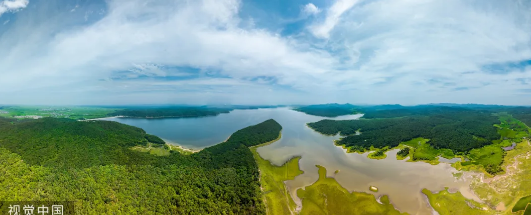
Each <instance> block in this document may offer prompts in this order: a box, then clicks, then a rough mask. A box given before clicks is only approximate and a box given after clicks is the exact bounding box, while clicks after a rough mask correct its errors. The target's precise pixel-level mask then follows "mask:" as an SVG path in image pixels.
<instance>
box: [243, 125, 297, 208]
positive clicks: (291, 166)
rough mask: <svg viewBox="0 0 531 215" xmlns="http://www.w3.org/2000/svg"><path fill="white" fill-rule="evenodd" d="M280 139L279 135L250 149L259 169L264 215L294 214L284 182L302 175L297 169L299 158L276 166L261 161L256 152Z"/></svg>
mask: <svg viewBox="0 0 531 215" xmlns="http://www.w3.org/2000/svg"><path fill="white" fill-rule="evenodd" d="M280 137H281V136H280V135H279V137H278V138H277V139H276V140H273V141H271V142H269V143H264V144H261V145H258V146H252V147H250V149H251V152H252V153H253V156H254V158H255V160H256V163H257V164H258V168H259V169H260V184H261V188H262V199H263V200H264V203H265V205H266V214H269V215H275V214H279V215H283V214H293V213H294V211H295V209H296V207H297V205H296V204H295V202H294V201H293V199H292V198H291V195H290V194H289V192H288V190H287V188H286V185H285V184H284V181H287V180H293V179H294V178H295V177H296V176H298V175H300V174H302V173H304V172H303V171H301V170H300V169H299V160H300V159H301V157H294V158H291V159H290V160H288V161H287V162H286V163H285V164H284V165H282V166H276V165H273V164H271V162H270V161H268V160H265V159H263V158H262V157H261V156H260V154H259V153H258V152H257V151H256V150H257V148H258V147H261V146H265V145H268V144H271V143H273V142H275V141H277V140H279V139H280Z"/></svg>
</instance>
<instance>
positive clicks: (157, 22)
mask: <svg viewBox="0 0 531 215" xmlns="http://www.w3.org/2000/svg"><path fill="white" fill-rule="evenodd" d="M6 2H9V3H7V4H6ZM249 4H250V5H252V4H257V3H256V2H253V1H237V0H198V1H185V0H147V1H146V0H143V1H140V0H111V1H102V2H97V3H96V2H95V1H79V2H76V4H71V3H70V4H67V3H65V1H38V0H35V1H32V2H30V3H29V5H28V2H27V1H21V0H18V1H4V2H3V3H2V5H4V6H5V5H9V7H10V8H11V9H9V10H6V11H12V10H19V9H21V8H24V7H26V8H25V9H23V10H19V11H18V12H17V13H12V14H11V13H10V15H11V16H10V17H6V16H5V15H4V16H2V17H0V22H2V23H4V22H5V21H9V22H7V24H5V25H4V26H5V27H1V26H0V56H2V57H1V58H0V77H1V78H0V103H6V104H148V103H156V104H160V103H174V104H175V103H177V104H185V103H186V104H305V103H308V104H309V103H326V102H341V103H342V102H350V103H371V104H376V103H400V104H417V103H431V102H457V103H490V104H491V103H497V104H524V105H531V99H530V97H529V96H530V95H531V94H530V92H529V90H528V89H529V83H531V15H530V14H529V13H528V11H530V10H531V5H530V3H528V2H526V1H516V0H514V1H494V0H492V1H484V0H482V1H479V0H477V1H461V0H448V1H444V2H441V1H435V0H376V1H369V0H359V1H357V0H336V1H334V2H332V3H331V4H329V5H321V4H317V2H314V3H311V2H310V3H306V4H303V5H293V7H294V8H302V10H301V9H298V10H296V11H294V12H292V13H301V14H303V15H306V16H308V15H311V16H310V17H307V18H305V19H304V20H302V21H299V22H298V23H297V24H298V25H302V26H303V27H302V28H294V29H296V30H293V31H292V32H294V33H291V34H279V33H278V32H279V31H278V30H275V29H271V28H267V27H266V26H260V25H254V24H253V25H249V24H248V23H249V22H251V21H253V20H257V19H258V18H257V17H252V16H251V17H249V16H247V15H246V16H243V15H241V14H243V12H245V11H242V8H246V7H244V6H245V5H249ZM317 5H318V6H317ZM1 7H2V6H0V8H1ZM6 8H7V6H6ZM74 9H75V10H74ZM260 9H261V10H264V12H269V13H274V12H275V10H280V8H275V7H271V8H260ZM0 11H1V9H0ZM0 14H1V13H0ZM292 15H294V16H298V14H292ZM258 23H260V22H258ZM277 24H278V23H277ZM284 25H285V26H282V27H283V28H284V29H289V28H293V24H291V25H290V23H287V24H284ZM275 26H277V25H275Z"/></svg>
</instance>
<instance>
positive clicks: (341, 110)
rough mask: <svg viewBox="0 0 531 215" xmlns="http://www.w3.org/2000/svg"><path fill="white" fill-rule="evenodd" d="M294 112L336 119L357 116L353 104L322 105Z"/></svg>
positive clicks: (297, 109)
mask: <svg viewBox="0 0 531 215" xmlns="http://www.w3.org/2000/svg"><path fill="white" fill-rule="evenodd" d="M294 110H296V111H299V112H303V113H306V114H310V115H315V116H324V117H336V116H342V115H348V114H355V113H357V111H356V106H354V105H351V104H322V105H309V106H303V107H298V108H295V109H294Z"/></svg>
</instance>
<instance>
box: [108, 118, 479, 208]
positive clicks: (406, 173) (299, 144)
mask: <svg viewBox="0 0 531 215" xmlns="http://www.w3.org/2000/svg"><path fill="white" fill-rule="evenodd" d="M361 116H362V115H350V116H343V117H338V118H333V119H338V120H343V119H358V118H359V117H361ZM267 119H275V120H276V121H277V122H278V123H280V124H281V125H282V128H283V129H282V138H281V139H280V140H279V141H277V142H275V143H273V144H271V145H268V146H265V147H261V148H258V152H259V153H260V155H261V156H262V157H263V158H265V159H267V160H270V161H271V162H272V163H273V164H276V165H281V164H283V163H284V162H286V160H287V159H289V158H291V157H293V156H302V159H301V160H300V162H299V165H300V168H301V170H303V171H304V174H302V175H300V176H298V177H296V178H295V179H294V180H290V181H286V185H287V186H288V189H289V190H290V192H291V194H292V197H293V199H294V200H295V201H296V202H297V204H298V205H299V206H300V199H299V198H298V197H297V196H296V190H297V189H299V188H303V187H305V186H309V185H311V184H312V183H314V182H315V181H316V180H317V178H318V174H317V167H316V166H315V165H321V166H324V167H326V169H327V170H328V173H327V174H328V176H330V177H335V178H336V180H337V181H338V182H339V183H340V184H341V185H342V186H343V187H345V188H346V189H348V190H349V191H358V192H368V193H372V192H370V191H369V186H376V187H378V189H379V192H378V193H373V194H374V195H376V196H377V197H378V196H380V195H383V194H387V195H389V198H390V200H391V202H392V203H393V204H394V205H395V207H396V208H397V209H399V210H401V211H405V212H408V213H411V214H430V213H431V212H432V210H431V209H430V208H429V206H428V203H427V202H426V200H425V197H424V196H423V194H422V193H421V190H422V189H423V188H427V189H429V190H432V191H439V190H442V189H444V187H449V188H451V189H452V190H460V191H461V192H462V193H463V195H465V196H466V197H468V198H474V199H476V200H478V199H477V197H475V196H474V195H473V194H471V192H470V190H469V182H468V181H465V180H463V179H460V180H457V179H456V178H455V177H454V176H453V175H452V173H453V172H457V171H456V170H455V169H453V168H452V167H451V166H450V164H448V163H441V164H439V165H430V164H427V163H422V162H405V161H398V160H396V153H397V150H393V151H390V152H388V153H387V158H386V159H383V160H373V159H368V158H367V154H357V153H346V150H344V149H342V148H341V147H337V146H335V145H334V144H333V140H335V139H338V138H339V136H325V135H321V134H319V133H317V132H315V131H313V130H312V129H310V128H308V127H307V126H306V123H308V122H315V121H319V120H321V119H325V118H324V117H317V116H311V115H307V114H304V113H300V112H297V111H293V110H290V109H289V108H274V109H256V110H234V111H232V112H230V113H228V114H220V115H218V116H215V117H202V118H187V119H128V118H108V120H112V121H117V122H121V123H124V124H128V125H133V126H137V127H140V128H143V129H144V130H146V132H148V133H150V134H154V135H157V136H159V137H161V138H163V139H166V140H169V141H171V142H174V143H178V144H179V145H182V146H184V147H187V148H192V149H202V148H204V147H207V146H211V145H214V144H217V143H220V142H223V141H224V140H226V139H227V138H228V137H229V136H230V134H232V133H233V132H235V131H237V130H239V129H242V128H245V127H247V126H250V125H254V124H257V123H260V122H263V121H265V120H267ZM452 161H453V160H452ZM450 162H451V161H450ZM336 170H340V172H339V173H337V174H335V173H334V172H335V171H336Z"/></svg>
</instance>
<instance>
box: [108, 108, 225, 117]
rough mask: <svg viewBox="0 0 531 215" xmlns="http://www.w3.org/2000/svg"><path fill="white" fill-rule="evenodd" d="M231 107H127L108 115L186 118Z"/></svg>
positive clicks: (211, 114) (215, 113) (214, 112)
mask: <svg viewBox="0 0 531 215" xmlns="http://www.w3.org/2000/svg"><path fill="white" fill-rule="evenodd" d="M231 110H233V109H231V108H215V107H205V106H201V107H188V106H182V107H181V106H176V107H129V108H125V109H121V110H117V111H115V112H113V113H110V114H108V116H123V117H131V118H187V117H203V116H216V115H218V114H221V113H228V112H230V111H231Z"/></svg>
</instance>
